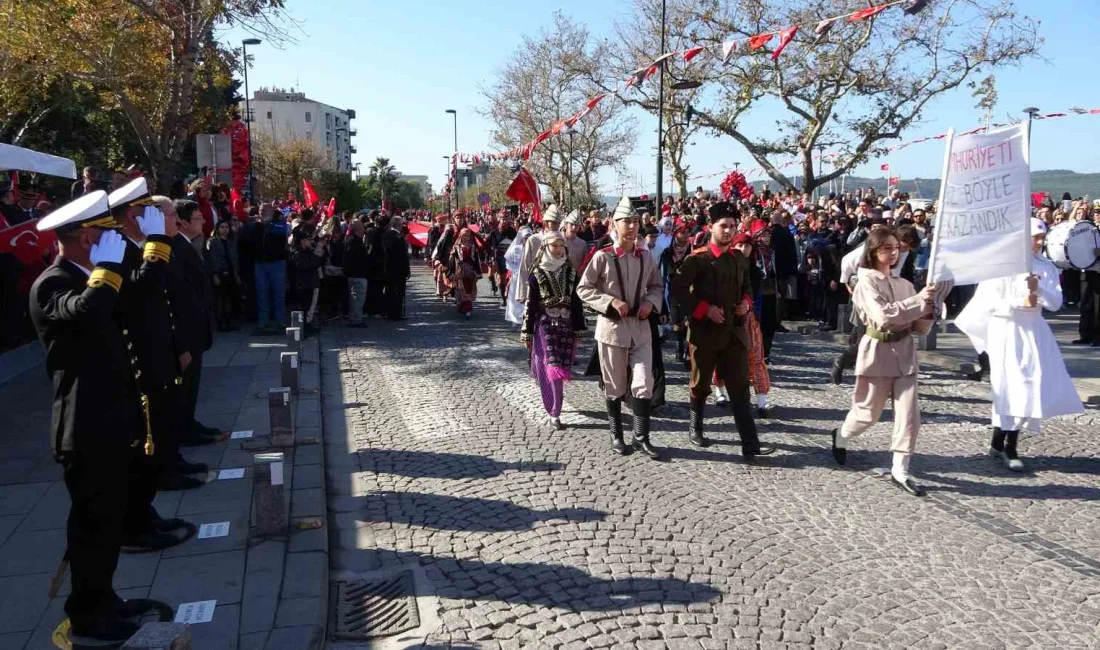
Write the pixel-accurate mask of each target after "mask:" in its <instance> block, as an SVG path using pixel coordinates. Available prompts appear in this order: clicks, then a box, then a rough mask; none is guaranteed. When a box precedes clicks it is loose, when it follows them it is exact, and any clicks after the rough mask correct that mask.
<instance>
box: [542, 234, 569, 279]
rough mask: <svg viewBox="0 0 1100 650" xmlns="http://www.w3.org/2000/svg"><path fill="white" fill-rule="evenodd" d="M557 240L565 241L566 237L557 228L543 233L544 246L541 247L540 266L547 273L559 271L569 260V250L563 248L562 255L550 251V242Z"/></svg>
mask: <svg viewBox="0 0 1100 650" xmlns="http://www.w3.org/2000/svg"><path fill="white" fill-rule="evenodd" d="M555 240H557V241H560V242H561V243H562V244H564V243H565V237H564V236H563V235H562V234H561V233H560V232H557V231H556V230H552V231H549V232H546V233H543V235H542V248H540V249H539V268H540V269H542V270H543V271H546V272H547V273H557V272H558V271H559V270H560V269H561V267H563V266H565V263H566V262H568V261H569V252H568V251H566V250H564V249H563V250H562V252H561V257H554V256H553V255H552V254H551V253H550V244H551V243H552V242H554V241H555Z"/></svg>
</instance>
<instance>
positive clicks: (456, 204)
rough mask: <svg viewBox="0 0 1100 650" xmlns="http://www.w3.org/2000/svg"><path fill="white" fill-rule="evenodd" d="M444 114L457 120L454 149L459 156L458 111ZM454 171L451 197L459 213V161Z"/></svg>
mask: <svg viewBox="0 0 1100 650" xmlns="http://www.w3.org/2000/svg"><path fill="white" fill-rule="evenodd" d="M444 112H446V113H450V114H451V115H452V116H453V117H454V118H455V148H454V153H455V154H456V155H457V154H458V111H456V110H455V109H453V108H448V109H447V110H446V111H444ZM454 170H455V178H454V181H455V182H454V185H452V186H451V196H453V197H454V200H455V211H456V212H457V211H458V195H456V194H455V190H457V189H458V160H457V159H456V160H455V164H454ZM447 173H448V174H450V170H448V171H447Z"/></svg>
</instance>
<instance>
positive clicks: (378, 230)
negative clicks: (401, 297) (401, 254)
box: [363, 212, 389, 316]
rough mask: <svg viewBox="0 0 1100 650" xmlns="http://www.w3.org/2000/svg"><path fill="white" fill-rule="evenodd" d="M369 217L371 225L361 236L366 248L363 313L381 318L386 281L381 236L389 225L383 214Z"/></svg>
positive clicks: (383, 248) (374, 214)
mask: <svg viewBox="0 0 1100 650" xmlns="http://www.w3.org/2000/svg"><path fill="white" fill-rule="evenodd" d="M371 216H372V217H373V219H374V221H373V224H372V225H370V226H369V227H368V228H367V231H366V233H365V234H364V235H363V243H364V244H366V247H367V300H366V303H364V305H363V313H364V314H366V315H367V316H381V315H383V312H384V309H385V308H384V305H383V298H384V296H385V289H384V286H383V284H384V283H385V281H386V280H385V277H386V276H385V268H384V267H385V264H386V253H385V247H384V246H383V245H382V235H384V234H385V233H386V231H387V230H389V227H388V226H389V224H388V221H387V220H386V216H385V215H384V214H381V213H379V212H372V213H371Z"/></svg>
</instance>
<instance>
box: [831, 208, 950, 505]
mask: <svg viewBox="0 0 1100 650" xmlns="http://www.w3.org/2000/svg"><path fill="white" fill-rule="evenodd" d="M900 257H901V243H900V241H899V240H898V237H897V236H896V235H895V234H894V230H893V229H891V228H888V227H885V226H884V227H882V228H879V229H876V230H874V231H872V232H871V234H870V235H869V236H868V237H867V241H866V242H865V246H864V253H863V260H862V262H861V263H860V269H859V281H858V282H857V283H856V288H855V291H854V293H853V294H852V302H853V303H854V304H855V307H856V308H857V309H858V310H859V313H860V318H861V319H862V320H863V323H864V324H865V325H866V327H867V330H866V333H865V334H864V335H863V340H862V341H861V342H860V344H859V355H858V357H857V358H856V386H855V391H854V392H853V393H852V407H851V410H849V411H848V416H847V418H845V420H844V424H843V426H842V427H841V428H840V429H833V432H832V436H833V458H834V459H835V460H836V462H837V463H838V464H840V465H843V464H844V463H845V461H846V459H847V451H846V449H847V447H848V441H849V440H850V439H852V438H855V437H856V436H858V435H860V434H862V433H863V432H864V431H866V430H867V429H869V428H870V427H871V426H872V425H874V424H875V423H876V422H878V419H879V417H880V416H881V415H882V409H883V408H884V407H885V406H886V400H887V399H888V398H892V399H893V407H894V435H893V438H892V440H891V443H890V451H892V452H894V462H893V467H892V469H891V471H890V481H891V482H892V483H893V484H894V485H896V486H898V487H899V488H901V489H902V490H904V491H905V492H906V493H908V494H911V495H913V496H922V495H923V494H924V491H923V490H922V489H921V488H920V487H919V486H917V485H916V484H915V483H913V481H912V479H910V478H909V462H910V460H911V459H912V457H913V452H914V450H915V449H916V444H917V432H918V431H919V430H920V404H919V403H918V401H917V371H918V368H917V344H916V340H915V339H914V338H913V336H912V334H913V333H914V332H915V333H917V334H926V333H927V332H928V330H929V329H930V328H931V327H932V305H933V302H934V299H935V296H936V285H935V284H929V285H927V286H926V287H925V288H924V289H923V290H922V291H921V292H920V293H916V292H915V290H914V289H913V285H912V283H910V282H909V281H908V280H903V279H902V278H896V277H894V276H893V274H892V272H891V271H892V269H893V268H894V267H895V266H896V265H898V264H899V263H900Z"/></svg>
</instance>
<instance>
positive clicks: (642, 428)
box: [630, 397, 661, 460]
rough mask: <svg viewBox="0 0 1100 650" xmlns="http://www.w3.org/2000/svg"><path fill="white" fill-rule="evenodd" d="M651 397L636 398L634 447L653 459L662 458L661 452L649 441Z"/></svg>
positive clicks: (632, 444)
mask: <svg viewBox="0 0 1100 650" xmlns="http://www.w3.org/2000/svg"><path fill="white" fill-rule="evenodd" d="M650 406H651V402H650V400H649V399H640V398H637V397H635V398H634V440H633V441H632V442H631V443H630V444H631V446H632V447H634V448H635V449H637V450H638V451H640V452H642V453H643V454H645V455H646V456H649V457H650V458H652V459H653V460H661V452H660V450H658V449H657V448H656V447H654V446H653V445H651V444H650V443H649V409H650Z"/></svg>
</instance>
